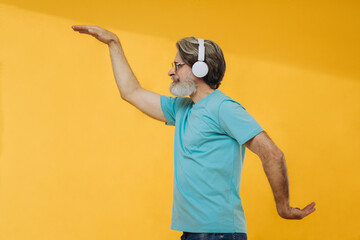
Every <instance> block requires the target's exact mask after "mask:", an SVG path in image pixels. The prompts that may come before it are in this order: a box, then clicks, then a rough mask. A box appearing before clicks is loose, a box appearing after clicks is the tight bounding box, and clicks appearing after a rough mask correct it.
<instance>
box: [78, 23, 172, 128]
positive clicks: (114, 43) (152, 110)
mask: <svg viewBox="0 0 360 240" xmlns="http://www.w3.org/2000/svg"><path fill="white" fill-rule="evenodd" d="M72 28H73V30H74V31H77V32H79V33H85V34H88V35H91V36H93V37H95V38H96V39H98V40H99V41H101V42H103V43H105V44H107V45H108V46H109V50H110V56H111V63H112V67H113V72H114V77H115V80H116V84H117V86H118V88H119V91H120V95H121V98H122V99H124V100H125V101H127V102H129V103H131V104H132V105H134V106H135V107H137V108H138V109H139V110H141V111H142V112H144V113H145V114H147V115H149V116H150V117H152V118H155V119H157V120H160V121H164V122H165V121H166V119H165V116H164V114H163V112H162V109H161V106H160V95H159V94H157V93H154V92H152V91H148V90H146V89H143V88H142V87H141V86H140V84H139V82H138V81H137V79H136V77H135V75H134V73H133V72H132V70H131V68H130V65H129V64H128V62H127V60H126V58H125V54H124V51H123V49H122V47H121V44H120V40H119V38H118V37H117V36H116V35H115V34H114V33H112V32H109V31H107V30H105V29H103V28H101V27H99V26H90V25H74V26H72Z"/></svg>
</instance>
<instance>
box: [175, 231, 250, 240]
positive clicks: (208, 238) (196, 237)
mask: <svg viewBox="0 0 360 240" xmlns="http://www.w3.org/2000/svg"><path fill="white" fill-rule="evenodd" d="M181 240H247V235H246V233H191V232H183V235H182V236H181Z"/></svg>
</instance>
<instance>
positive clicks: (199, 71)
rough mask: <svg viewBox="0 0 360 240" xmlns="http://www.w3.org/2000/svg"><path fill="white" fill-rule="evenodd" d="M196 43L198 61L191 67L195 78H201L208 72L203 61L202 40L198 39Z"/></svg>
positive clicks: (203, 46)
mask: <svg viewBox="0 0 360 240" xmlns="http://www.w3.org/2000/svg"><path fill="white" fill-rule="evenodd" d="M198 43H199V49H198V61H197V62H196V63H194V64H193V65H192V72H193V74H194V75H195V76H196V77H198V78H202V77H205V76H206V75H207V73H208V72H209V68H208V66H207V64H206V63H205V62H204V60H205V43H204V39H201V38H198Z"/></svg>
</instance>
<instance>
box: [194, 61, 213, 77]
mask: <svg viewBox="0 0 360 240" xmlns="http://www.w3.org/2000/svg"><path fill="white" fill-rule="evenodd" d="M192 72H193V74H194V75H195V76H196V77H198V78H202V77H205V76H206V74H208V72H209V68H208V66H207V64H206V63H205V62H202V61H197V62H196V63H194V64H193V66H192Z"/></svg>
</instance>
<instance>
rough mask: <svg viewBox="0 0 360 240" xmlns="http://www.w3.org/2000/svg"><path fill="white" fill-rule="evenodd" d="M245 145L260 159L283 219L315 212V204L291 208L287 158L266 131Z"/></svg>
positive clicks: (299, 217) (301, 216)
mask: <svg viewBox="0 0 360 240" xmlns="http://www.w3.org/2000/svg"><path fill="white" fill-rule="evenodd" d="M244 145H245V146H246V147H247V148H249V149H250V150H251V151H252V152H254V153H256V154H257V155H258V156H259V157H260V159H261V162H262V165H263V167H264V171H265V174H266V176H267V178H268V180H269V183H270V186H271V189H272V191H273V194H274V198H275V202H276V208H277V211H278V214H279V215H280V216H281V217H282V218H285V219H302V218H304V217H306V216H307V215H309V214H310V213H312V212H314V211H315V208H314V207H315V202H312V203H310V204H309V205H307V206H306V207H304V208H303V209H299V208H292V207H290V203H289V180H288V172H287V168H286V163H285V157H284V154H283V152H282V151H281V150H280V149H279V148H278V147H277V146H276V145H275V143H274V142H273V141H272V140H271V139H270V137H269V136H268V135H267V134H266V132H265V131H263V132H261V133H259V134H258V135H256V136H255V137H254V138H252V139H250V140H249V141H247V142H246V143H245V144H244Z"/></svg>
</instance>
